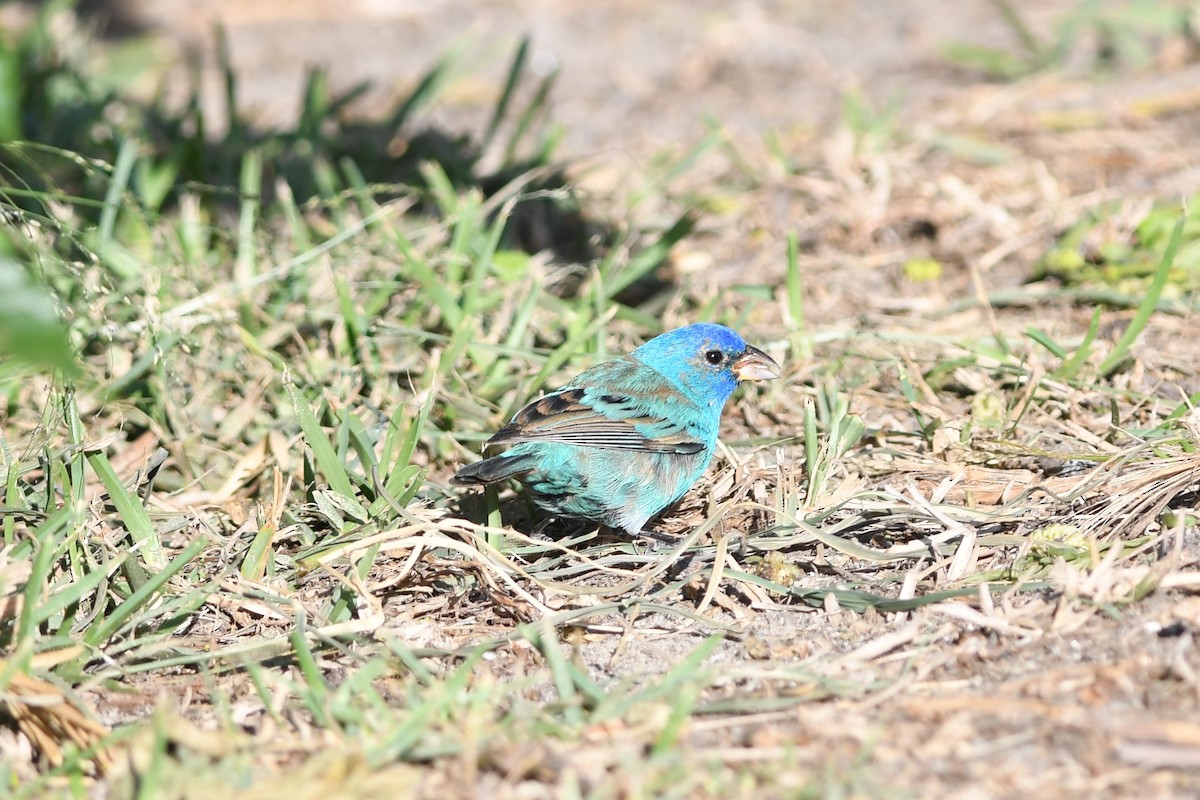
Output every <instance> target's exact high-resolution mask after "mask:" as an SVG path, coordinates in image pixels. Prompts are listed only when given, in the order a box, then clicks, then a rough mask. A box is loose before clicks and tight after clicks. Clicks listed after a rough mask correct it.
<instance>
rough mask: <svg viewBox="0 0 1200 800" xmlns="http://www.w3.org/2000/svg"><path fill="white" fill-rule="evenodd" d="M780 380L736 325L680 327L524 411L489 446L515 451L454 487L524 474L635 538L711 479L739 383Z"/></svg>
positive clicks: (555, 501) (458, 477) (536, 496)
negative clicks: (725, 415) (724, 415)
mask: <svg viewBox="0 0 1200 800" xmlns="http://www.w3.org/2000/svg"><path fill="white" fill-rule="evenodd" d="M778 377H779V365H777V364H776V363H775V362H774V361H772V360H771V358H770V356H768V355H767V354H766V353H764V352H762V351H761V350H759V349H757V348H754V347H751V346H750V345H747V344H746V343H745V341H743V340H742V337H741V336H739V335H738V334H737V333H735V332H734V331H732V330H730V329H729V328H726V327H724V326H722V325H713V324H709V323H698V324H695V325H688V326H687V327H683V328H676V329H675V330H673V331H668V332H667V333H664V334H662V335H661V336H656V337H655V338H653V339H651V340H650V341H648V342H646V343H645V344H644V345H642V346H641V347H639V348H637V349H636V350H634V351H633V352H632V353H630V354H629V355H627V356H623V357H622V358H617V359H613V360H612V361H606V362H604V363H602V364H597V365H596V366H594V367H592V368H591V369H589V370H587V371H585V372H583V373H581V374H580V375H579V376H578V377H576V378H575V380H573V381H571V382H570V383H569V384H568V385H567V386H564V387H563V388H562V389H559V390H558V391H557V392H553V393H551V394H548V395H546V396H545V397H543V398H541V399H540V400H536V401H534V402H533V403H530V404H529V405H528V406H526V407H525V408H523V409H521V411H519V412H518V413H517V415H516V416H514V417H513V418H512V421H511V422H509V423H508V424H507V425H505V426H504V427H503V428H502V429H500V431H498V432H497V433H496V435H495V436H493V437H492V438H491V439H489V440H488V443H487V446H488V447H490V446H493V445H511V447H510V448H509V449H508V450H507V451H505V452H504V453H501V454H500V455H497V456H493V457H492V458H488V459H484V460H483V461H480V462H478V463H476V464H471V465H469V466H466V467H463V468H462V469H461V470H459V471H458V472H457V473H456V474H455V476H454V482H455V483H459V484H465V485H483V484H488V483H493V482H495V481H500V480H504V479H505V478H516V479H517V480H519V481H521V483H523V484H525V486H526V487H527V488H528V490H529V492H530V495H531V496H532V498H533V500H534V502H535V503H537V504H538V505H539V506H541V507H542V508H544V509H546V510H548V511H550V512H552V513H554V514H560V515H563V516H567V517H576V518H579V519H586V520H591V521H592V522H598V523H601V524H603V525H607V526H609V527H612V528H618V529H621V530H623V531H625V532H626V533H628V534H630V535H636V534H638V533H640V532H641V530H642V526H643V525H645V523H646V520H648V519H650V517H653V516H654V515H655V514H657V513H658V512H660V511H662V510H663V509H664V508H666V507H667V506H669V505H671V504H672V503H674V502H675V501H676V500H678V499H679V498H680V497H682V496H683V495H684V493H685V492H687V490H688V489H690V488H691V487H692V485H693V484H695V483H696V481H697V480H699V479H700V476H701V475H703V474H704V470H705V469H707V468H708V464H709V462H710V461H711V460H712V456H713V452H714V450H715V449H716V445H717V432H718V428H719V427H720V422H721V411H722V409H723V408H724V407H725V401H726V400H728V399H729V396H730V395H731V394H733V390H734V389H736V388H737V385H738V383H739V382H740V381H743V380H770V379H772V378H778Z"/></svg>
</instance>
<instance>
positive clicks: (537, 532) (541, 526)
mask: <svg viewBox="0 0 1200 800" xmlns="http://www.w3.org/2000/svg"><path fill="white" fill-rule="evenodd" d="M557 521H558V517H554V516H547V517H546V518H545V519H543V520H542V521H541V522H539V523H538V524H537V525H536V526H534V528H533V530H532V531H531V532H530V534H529V535H530V537H533V538H536V537H538V536H542V537H543V538H546V539H549V538H550V537H549V536H545V535H544V534H543V533H542V531H544V530H546V528H549V527H550V526H551V525H553V524H554V523H555V522H557Z"/></svg>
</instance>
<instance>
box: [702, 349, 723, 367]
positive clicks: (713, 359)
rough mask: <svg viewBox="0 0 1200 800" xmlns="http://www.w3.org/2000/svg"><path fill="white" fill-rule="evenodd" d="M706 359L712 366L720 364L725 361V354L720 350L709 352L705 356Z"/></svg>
mask: <svg viewBox="0 0 1200 800" xmlns="http://www.w3.org/2000/svg"><path fill="white" fill-rule="evenodd" d="M704 359H705V360H706V361H707V362H708V363H710V364H720V363H721V362H722V361H724V360H725V354H724V353H722V352H721V351H720V350H709V351H708V352H707V353H705V354H704Z"/></svg>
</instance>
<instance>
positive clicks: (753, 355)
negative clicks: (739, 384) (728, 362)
mask: <svg viewBox="0 0 1200 800" xmlns="http://www.w3.org/2000/svg"><path fill="white" fill-rule="evenodd" d="M731 369H732V370H733V374H734V375H735V376H737V379H738V380H739V381H772V380H775V379H776V378H778V377H779V365H778V364H776V363H775V360H774V359H773V358H771V357H770V356H769V355H767V354H766V353H764V352H763V351H762V350H759V349H758V348H757V347H751V346H750V345H746V352H744V353H742V355H741V356H740V357H739V358H738V360H737V361H734V362H733V366H732V367H731Z"/></svg>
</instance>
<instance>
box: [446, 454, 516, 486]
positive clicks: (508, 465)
mask: <svg viewBox="0 0 1200 800" xmlns="http://www.w3.org/2000/svg"><path fill="white" fill-rule="evenodd" d="M533 468H534V457H533V456H532V455H529V454H528V453H518V454H514V453H501V454H500V455H498V456H493V457H492V458H485V459H484V460H483V461H476V462H475V463H474V464H468V465H467V466H465V467H463V468H462V469H460V470H459V471H458V472H456V473H454V477H453V478H451V479H450V480H451V482H453V483H457V484H459V485H461V486H483V485H484V484H488V483H495V482H496V481H502V480H504V479H505V478H514V477H516V476H517V475H520V474H521V473H523V472H529V470H531V469H533Z"/></svg>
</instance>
